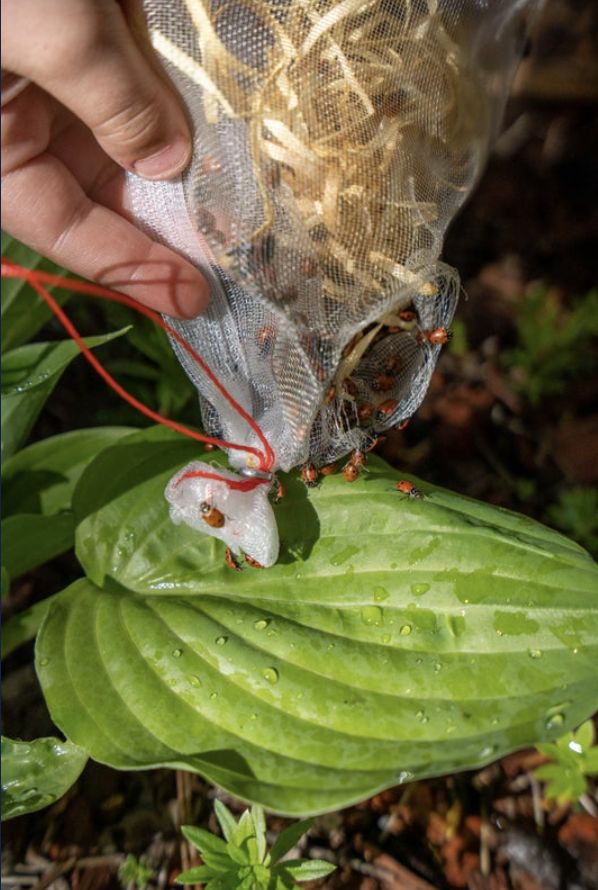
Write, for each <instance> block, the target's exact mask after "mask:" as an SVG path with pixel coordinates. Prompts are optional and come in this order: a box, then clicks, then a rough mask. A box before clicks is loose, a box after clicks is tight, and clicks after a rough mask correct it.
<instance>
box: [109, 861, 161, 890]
mask: <svg viewBox="0 0 598 890" xmlns="http://www.w3.org/2000/svg"><path fill="white" fill-rule="evenodd" d="M153 875H154V869H153V868H152V867H151V866H150V865H148V864H147V858H146V857H145V856H142V857H141V858H140V859H137V857H136V856H133V854H132V853H129V855H128V856H127V858H126V859H125V860H124V862H122V863H121V865H120V867H119V869H118V877H119V878H120V882H121V885H122V887H124V888H126V890H128V888H136V890H144V887H147V884H148V882H149V881H150V880H151V878H152V877H153Z"/></svg>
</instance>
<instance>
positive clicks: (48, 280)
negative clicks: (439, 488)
mask: <svg viewBox="0 0 598 890" xmlns="http://www.w3.org/2000/svg"><path fill="white" fill-rule="evenodd" d="M1 274H2V278H22V279H24V280H25V281H27V282H29V284H30V285H31V286H32V287H33V288H34V290H35V291H37V293H38V294H39V295H40V297H42V299H43V300H45V302H46V303H47V304H48V306H49V307H50V308H51V309H52V311H53V312H54V314H55V315H56V317H57V318H58V320H59V321H60V322H61V324H62V325H63V327H64V328H65V330H66V331H67V333H68V334H69V336H70V337H72V339H73V340H74V341H75V343H76V344H77V346H78V347H79V349H80V350H81V352H82V353H83V355H84V356H85V358H86V359H87V361H88V362H89V363H90V364H91V365H92V367H93V368H94V369H95V370H96V371H97V373H98V374H99V375H100V377H102V378H103V380H104V381H105V382H106V383H107V384H108V386H110V387H111V389H113V390H114V392H116V393H117V394H118V395H119V396H120V397H121V398H122V399H124V400H125V401H126V402H128V403H129V404H130V405H132V406H133V407H134V408H136V409H137V410H138V411H140V412H141V413H142V414H145V416H146V417H149V418H150V419H151V420H153V421H155V422H156V423H161V424H163V425H164V426H167V427H169V428H170V429H172V430H176V432H179V433H182V434H183V435H185V436H189V437H190V438H192V439H196V440H198V441H199V442H204V443H207V444H211V445H216V446H218V447H219V448H223V449H229V448H230V449H233V450H236V451H244V452H246V453H248V454H252V455H254V456H255V457H256V458H257V459H258V468H259V470H260V471H261V472H264V473H270V472H271V470H272V468H273V466H274V462H275V454H274V451H273V450H272V447H271V446H270V443H269V442H268V440H267V438H266V436H265V435H264V433H263V432H262V430H261V429H260V427H259V425H258V424H257V423H256V422H255V420H254V419H253V418H252V417H251V415H250V414H248V413H247V411H245V409H244V408H243V407H242V406H241V405H240V404H239V403H238V402H237V401H236V400H235V399H234V398H233V397H232V396H231V394H230V393H229V392H228V390H227V389H226V388H225V387H224V386H223V385H222V383H220V381H219V380H218V378H217V377H216V375H215V374H214V372H213V371H212V370H211V369H210V368H209V367H208V365H207V364H206V363H205V362H204V360H203V359H202V358H201V356H200V355H198V353H197V352H196V351H195V350H194V349H193V347H192V346H191V345H190V344H189V343H187V341H186V340H185V339H184V338H183V337H182V336H181V335H180V334H179V333H178V332H177V331H175V329H174V328H173V327H172V326H171V325H169V324H168V322H167V321H165V320H164V319H163V318H162V316H161V315H159V313H158V312H155V311H154V310H153V309H150V308H149V307H148V306H144V305H143V304H142V303H138V302H137V301H136V300H133V299H132V297H127V296H125V294H121V293H118V292H117V291H113V290H110V289H109V288H106V287H102V286H101V285H98V284H91V283H90V282H85V281H77V280H75V279H73V278H65V277H63V276H61V275H54V274H52V273H50V272H44V271H41V270H33V269H26V268H25V267H23V266H19V265H18V264H17V263H14V262H12V260H9V259H7V258H5V257H2V265H1ZM43 284H51V285H55V286H57V287H62V288H66V289H69V290H73V291H76V292H78V293H81V294H87V295H90V296H94V297H100V298H101V299H104V300H112V301H113V302H115V303H121V304H122V305H124V306H129V307H130V308H131V309H134V310H135V311H136V312H139V313H140V314H141V315H145V316H146V317H147V318H149V319H151V321H153V322H154V323H155V324H157V325H158V326H159V327H161V328H162V329H163V330H164V331H166V332H167V333H168V334H169V335H170V336H171V337H173V339H175V340H176V341H177V342H178V343H179V344H180V345H181V346H182V347H183V349H184V350H185V351H186V352H187V353H188V354H189V355H190V356H191V357H192V359H193V360H194V361H195V362H197V364H198V365H199V367H200V368H201V369H202V370H203V371H204V373H205V374H206V375H207V376H208V377H209V379H210V380H211V381H212V383H213V384H214V385H215V386H216V387H217V388H218V390H219V391H220V392H221V393H222V395H223V396H224V398H225V399H226V400H227V402H228V403H229V404H230V405H231V406H232V407H233V408H234V410H235V411H236V412H237V414H239V416H240V417H242V418H243V420H245V421H246V423H247V424H248V426H249V427H250V428H251V429H252V430H253V432H254V433H255V434H256V436H257V437H258V439H259V441H260V442H261V444H262V446H263V451H261V450H260V449H259V448H253V447H252V446H250V445H240V444H239V443H236V442H227V441H225V440H224V439H215V438H213V437H211V436H206V435H204V434H203V433H198V432H196V431H195V430H192V429H189V427H187V426H185V425H184V424H181V423H176V421H173V420H168V418H166V417H162V415H161V414H158V413H157V412H155V411H152V409H151V408H148V407H147V406H146V405H144V404H142V403H141V402H139V401H138V400H137V399H136V398H135V397H134V396H132V395H131V394H130V393H128V392H127V391H126V390H125V389H124V388H123V387H122V386H121V385H120V384H119V383H117V382H116V380H115V379H114V378H113V377H112V376H111V374H109V373H108V371H106V369H105V368H104V367H103V366H102V365H101V364H100V362H99V361H98V360H97V359H96V357H95V356H94V355H93V353H92V352H91V350H90V349H89V348H88V347H87V346H86V345H85V343H84V342H83V340H82V338H81V336H80V334H79V332H78V331H77V329H76V328H75V327H74V325H73V324H72V322H71V321H70V319H69V318H68V317H67V315H66V314H65V313H64V312H63V310H62V309H61V307H60V306H59V305H58V303H57V302H56V300H55V299H54V298H53V297H52V296H51V294H50V293H49V292H48V291H47V290H46V289H45V287H44V286H43ZM198 475H201V474H198ZM214 478H219V477H217V476H215V477H214ZM263 481H267V480H263V479H246V480H242V481H241V480H240V482H239V484H237V483H232V482H230V483H229V485H230V487H231V488H238V489H239V490H241V491H250V490H251V489H252V488H255V486H256V485H257V484H260V483H261V482H263Z"/></svg>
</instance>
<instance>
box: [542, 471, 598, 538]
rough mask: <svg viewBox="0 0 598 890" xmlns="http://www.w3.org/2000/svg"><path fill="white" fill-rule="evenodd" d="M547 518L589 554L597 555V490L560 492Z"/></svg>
mask: <svg viewBox="0 0 598 890" xmlns="http://www.w3.org/2000/svg"><path fill="white" fill-rule="evenodd" d="M547 518H548V519H549V520H550V522H553V523H554V524H555V525H556V526H557V528H560V529H562V530H563V531H564V532H567V533H568V534H570V535H571V537H572V538H573V540H574V541H577V543H578V544H581V545H582V547H585V548H586V549H587V550H589V551H590V553H594V554H598V489H596V488H581V487H579V488H571V489H565V490H563V491H561V492H560V494H559V500H558V503H557V504H555V505H554V506H553V507H550V509H549V510H548V514H547Z"/></svg>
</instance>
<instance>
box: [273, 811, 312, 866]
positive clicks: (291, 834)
mask: <svg viewBox="0 0 598 890" xmlns="http://www.w3.org/2000/svg"><path fill="white" fill-rule="evenodd" d="M313 824H314V823H313V819H305V820H303V821H302V822H295V823H293V825H288V826H287V827H286V828H285V829H284V830H283V831H281V832H280V834H279V835H278V837H277V838H276V840H275V841H274V843H273V844H272V847H271V848H270V859H271V861H272V862H273V863H276V862H278V860H279V859H282V857H283V856H286V854H287V853H288V852H289V850H292V849H293V847H294V846H295V844H297V843H299V841H300V839H301V838H302V837H303V835H304V834H305V833H306V832H308V831H309V829H310V828H311V827H312V825H313Z"/></svg>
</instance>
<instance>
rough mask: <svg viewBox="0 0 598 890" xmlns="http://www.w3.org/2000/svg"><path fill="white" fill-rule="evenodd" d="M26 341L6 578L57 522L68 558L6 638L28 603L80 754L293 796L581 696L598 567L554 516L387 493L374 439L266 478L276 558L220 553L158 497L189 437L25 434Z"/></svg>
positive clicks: (453, 748)
mask: <svg viewBox="0 0 598 890" xmlns="http://www.w3.org/2000/svg"><path fill="white" fill-rule="evenodd" d="M32 311H34V310H32ZM12 318H13V319H15V323H16V320H18V313H13V315H12ZM21 336H22V333H19V334H15V336H14V337H13V338H12V341H11V343H12V347H13V348H12V349H11V350H9V353H8V354H9V355H10V352H11V351H14V350H17V349H21V348H24V349H28V347H27V346H26V345H25V344H23V343H22V342H20V340H19V338H20V337H21ZM9 340H10V338H9ZM30 352H31V351H30ZM31 354H33V353H31ZM23 355H25V354H23ZM27 355H29V359H27V356H25V359H26V361H24V362H23V367H22V369H21V370H23V369H25V370H24V372H23V373H22V376H21V377H20V378H19V380H18V381H17V382H16V383H14V384H13V385H15V386H20V387H23V386H24V389H23V390H22V392H21V393H19V394H18V395H19V396H22V400H23V401H22V403H21V405H20V409H19V411H18V412H17V411H13V412H10V413H9V414H8V415H7V418H8V419H7V437H8V439H9V440H10V441H11V442H12V443H13V447H12V449H11V450H12V454H11V456H10V457H9V458H8V459H7V460H6V461H5V463H4V466H3V487H4V489H5V494H6V499H7V504H8V508H7V513H6V514H5V515H6V520H5V521H6V522H7V523H10V524H9V525H7V526H6V527H5V529H4V531H5V532H6V535H7V541H8V547H7V553H6V555H5V557H4V559H5V562H4V568H5V571H4V572H3V576H2V584H3V589H6V586H7V583H8V578H9V576H10V575H11V574H12V575H13V576H15V575H17V574H18V573H20V572H22V571H26V570H27V571H28V570H30V569H31V568H34V567H35V565H39V560H40V559H41V560H43V559H46V558H49V557H50V556H52V555H53V554H55V553H57V552H59V551H61V550H62V549H63V548H64V547H68V546H70V544H71V543H72V540H73V538H74V540H75V548H76V554H77V556H78V559H79V561H80V563H81V567H82V571H83V573H84V577H82V578H80V579H79V580H77V581H76V582H75V583H74V584H72V585H70V586H69V587H67V588H66V589H65V590H64V591H62V592H61V593H59V594H57V595H56V596H54V597H53V598H52V599H51V601H45V602H44V603H43V604H40V605H39V606H37V605H36V606H35V607H33V609H32V610H30V611H29V613H26V614H25V615H21V616H15V617H16V623H15V619H13V620H12V621H11V622H9V623H8V630H7V634H8V648H9V651H12V649H14V648H15V647H16V646H17V645H19V644H20V642H22V641H23V640H25V639H28V638H30V637H31V636H32V635H33V634H34V633H35V632H36V631H37V628H38V627H40V622H41V627H40V629H39V633H38V638H37V643H36V668H37V672H38V676H39V679H40V683H41V685H42V689H43V692H44V695H45V698H46V702H47V704H48V707H49V709H50V713H51V716H52V718H53V720H54V722H55V724H56V726H57V727H59V729H60V730H61V732H63V733H64V735H65V736H66V738H67V739H68V741H67V742H66V743H65V746H66V747H65V752H66V753H65V757H66V758H67V759H68V758H69V757H72V759H73V764H74V765H75V766H77V768H78V767H79V765H80V762H81V761H82V760H83V761H84V759H85V758H86V757H87V756H91V757H93V758H95V759H97V760H99V761H101V762H104V763H107V764H109V765H112V766H113V767H116V768H120V769H140V768H144V767H156V766H176V767H177V768H187V769H190V770H194V771H197V772H199V773H201V774H202V775H204V776H206V777H207V778H208V779H210V780H211V781H213V782H215V783H216V784H219V785H221V786H222V787H224V788H226V789H227V790H229V791H230V792H231V793H233V794H235V795H236V796H238V797H240V798H242V799H245V800H248V801H250V802H253V803H256V804H259V805H263V806H268V807H269V808H271V809H274V810H277V811H279V812H284V813H290V814H307V813H315V812H321V811H324V810H330V809H335V808H338V807H339V806H343V805H346V804H349V803H352V802H354V801H357V800H360V799H363V798H365V797H367V796H369V795H371V794H372V793H375V792H376V791H378V790H380V789H382V788H385V787H388V786H391V785H395V784H397V783H400V782H402V781H406V780H408V779H411V778H416V777H424V776H430V775H439V774H442V773H445V772H451V771H455V770H462V769H469V768H474V767H477V766H480V765H482V764H485V763H488V762H489V761H491V760H494V759H496V758H497V757H499V756H501V755H502V754H505V753H507V752H508V751H511V750H513V749H515V748H519V747H522V746H525V745H529V744H535V743H538V742H541V741H548V740H552V739H554V738H555V736H557V735H559V734H561V733H562V732H563V731H564V730H567V729H570V728H572V727H574V726H576V725H578V724H579V723H580V722H581V721H582V720H584V719H585V718H587V716H588V715H589V714H591V713H592V712H593V711H595V710H596V709H597V708H598V692H597V690H596V684H595V665H596V653H597V651H598V567H597V566H596V565H595V563H593V562H592V560H591V559H590V558H589V557H588V555H587V553H585V552H584V551H583V550H582V549H581V548H579V547H578V546H576V545H575V544H573V543H572V542H570V541H568V540H567V539H565V538H563V537H562V536H561V535H559V534H557V533H556V532H553V531H550V530H549V529H547V528H544V527H543V526H540V525H539V524H537V523H535V522H532V521H531V520H528V519H526V518H524V517H521V516H517V515H515V514H512V513H510V512H508V511H502V510H499V509H497V508H493V507H490V506H487V505H484V504H479V503H477V502H475V501H471V500H468V499H466V498H462V497H459V496H458V495H456V494H453V493H451V492H448V491H445V490H443V489H440V488H435V487H433V486H430V485H425V486H424V490H425V491H426V494H427V495H428V496H427V497H426V498H424V499H422V500H420V501H414V500H412V499H406V498H402V497H400V496H399V495H398V494H397V492H396V490H394V486H393V481H395V480H393V476H394V474H393V472H392V470H391V469H390V467H388V465H386V464H385V463H384V462H382V461H380V460H378V459H376V458H372V459H371V461H370V462H369V472H368V473H364V474H362V475H361V476H360V478H359V479H358V481H357V482H355V483H354V484H353V485H351V486H347V485H346V484H345V483H344V481H343V480H342V479H341V478H340V477H339V478H331V479H327V480H326V485H323V486H322V487H321V489H313V490H311V491H310V492H309V493H308V491H307V490H306V488H305V486H303V485H302V484H301V482H300V481H299V480H298V479H297V478H296V476H291V477H288V478H286V479H285V480H284V482H285V487H286V490H287V495H286V498H285V500H284V501H283V502H282V504H280V505H279V506H278V507H277V517H278V522H279V528H280V533H281V540H282V551H281V557H280V560H279V562H278V564H277V565H276V566H275V567H273V568H272V569H268V570H267V571H264V572H260V571H257V570H250V569H248V570H246V571H243V572H231V571H230V569H228V568H227V567H226V565H225V564H224V560H223V548H222V547H221V545H220V544H219V542H216V541H215V540H214V539H213V538H208V537H206V536H202V535H198V534H197V533H196V532H194V531H193V530H192V529H190V528H188V527H187V526H174V525H173V523H172V522H171V521H170V519H169V514H168V507H167V504H166V502H165V500H164V497H163V492H164V488H165V485H166V483H167V481H168V479H169V478H170V477H171V476H172V474H173V473H174V472H175V471H176V470H178V469H180V467H181V466H183V465H184V464H186V463H187V462H188V461H189V460H192V459H194V458H196V457H197V450H198V448H197V443H195V442H192V441H190V440H187V439H183V438H181V437H180V436H178V435H177V434H175V433H173V432H171V431H168V430H165V429H163V428H150V429H147V430H143V431H141V432H136V433H134V434H128V433H129V431H128V430H126V429H125V430H123V429H119V430H116V431H113V430H103V431H102V430H98V431H94V433H93V434H91V435H90V434H89V432H88V431H80V432H79V433H72V434H67V435H66V436H64V437H57V438H56V439H55V440H47V441H46V442H44V443H36V444H35V445H32V446H29V447H26V448H23V447H22V446H23V445H24V442H25V439H24V436H25V435H26V434H25V433H24V432H23V430H24V428H23V427H22V426H21V427H20V428H18V424H19V423H20V421H21V415H23V416H25V415H28V414H29V412H30V411H33V410H34V411H35V412H38V411H39V410H40V407H41V405H43V404H45V400H46V399H47V398H48V396H49V390H48V389H43V382H44V381H45V380H46V379H47V378H43V374H44V373H45V372H44V371H43V369H40V368H39V361H38V359H40V355H38V354H37V353H36V357H35V361H33V360H30V359H31V355H30V354H29V353H27ZM45 356H46V353H43V355H42V356H41V359H40V360H45ZM69 360H70V359H69ZM61 362H62V358H61V359H60V362H59V363H58V364H59V365H60V364H61ZM53 367H54V366H53ZM13 372H15V373H16V365H13ZM58 372H59V371H58V370H57V371H56V373H58ZM32 374H33V375H34V377H35V379H36V380H38V379H39V380H40V383H39V385H37V384H36V385H33V384H32V385H28V381H29V380H30V378H31V375H32ZM41 378H43V380H42V379H41ZM36 392H41V393H42V396H41V397H40V399H39V403H36V404H35V406H34V409H31V408H30V407H29V402H30V400H32V399H33V398H34V393H36ZM14 395H15V393H12V396H14ZM36 416H37V414H36ZM14 425H16V427H15V429H16V430H17V431H16V432H15V431H14V429H13V426H14ZM3 435H4V432H3ZM11 436H12V438H11ZM218 459H219V460H221V461H223V460H224V457H223V456H222V455H221V456H220V458H218ZM414 481H415V480H414ZM417 484H418V485H419V484H420V483H419V482H418V483H417ZM364 505H365V506H366V509H364ZM40 536H41V537H42V538H43V546H42V545H40V544H39V541H40ZM32 744H33V743H32ZM13 756H14V757H15V758H17V759H18V757H19V756H20V755H19V751H18V750H16V751H15V752H14V755H13ZM22 756H23V771H24V772H23V774H24V776H25V777H26V778H27V782H28V783H29V784H27V782H24V783H22V785H21V786H14V787H13V792H14V799H13V802H12V803H14V804H15V805H16V806H19V807H22V809H21V810H20V811H21V812H25V811H26V809H27V806H28V803H27V794H26V793H23V794H21V792H20V790H19V787H23V788H25V791H27V789H28V788H31V787H35V788H36V790H37V792H38V793H40V794H42V793H43V794H46V793H48V794H49V795H50V797H49V799H54V798H53V797H52V795H53V794H54V793H55V789H52V791H51V794H50V792H48V791H47V789H46V781H47V783H49V784H50V785H51V784H52V781H53V776H52V775H51V770H50V769H48V770H46V771H44V770H41V772H40V771H39V770H38V771H37V772H36V771H35V770H34V768H33V766H32V764H31V760H30V758H29V759H28V754H27V752H22ZM73 772H76V770H73ZM46 773H47V775H46ZM34 783H35V784H34ZM61 787H62V786H61ZM15 789H16V790H15ZM12 803H11V806H12ZM30 808H35V807H33V806H32V807H30ZM11 812H14V809H9V813H11ZM258 812H259V811H258V810H254V816H253V817H252V818H253V819H254V820H255V818H257V814H258ZM223 818H224V819H226V817H223ZM248 818H249V817H248ZM229 823H230V820H229ZM229 823H226V824H227V826H228V828H227V830H230V831H231V832H232V831H233V828H232V826H231V825H230V824H229ZM252 824H253V826H254V829H255V831H254V841H255V844H256V845H258V836H259V831H258V830H257V826H256V824H255V821H254V822H253V823H252ZM239 830H240V829H239ZM248 830H249V829H248ZM234 831H237V829H236V828H235V829H234ZM204 840H205V839H204ZM259 843H261V841H259ZM246 847H247V849H249V847H251V844H250V843H249V840H248V841H247V844H246ZM239 848H240V849H243V846H242V845H240V847H239ZM252 849H253V848H252ZM256 850H257V851H258V852H256V856H258V853H259V850H258V847H257V846H256ZM248 855H249V854H248ZM252 855H253V854H252ZM259 855H261V857H262V858H261V859H259V856H258V861H256V862H254V864H253V865H252V866H251V867H252V868H254V871H255V869H258V871H257V872H255V874H257V875H258V877H259V875H260V872H259V869H260V868H263V867H265V866H264V859H263V854H259ZM280 855H282V853H280V852H279V850H276V856H277V857H278V858H279V857H280ZM276 861H278V860H276ZM238 865H239V866H241V865H243V866H247V867H249V865H250V863H248V862H246V861H243V862H238ZM306 868H307V866H306ZM255 874H253V875H252V874H251V873H250V872H247V874H246V875H245V878H247V880H248V881H249V880H254V877H255ZM299 874H300V873H299V872H298V875H299ZM301 874H303V873H302V872H301ZM262 877H264V874H263V873H262ZM215 886H217V885H215ZM222 886H223V887H224V886H226V885H225V884H222ZM236 886H239V885H236ZM247 886H250V884H247ZM280 886H284V885H282V884H281V885H280Z"/></svg>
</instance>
